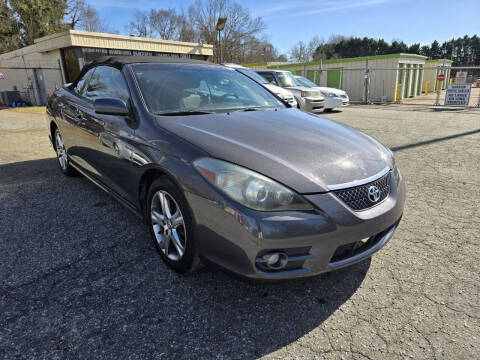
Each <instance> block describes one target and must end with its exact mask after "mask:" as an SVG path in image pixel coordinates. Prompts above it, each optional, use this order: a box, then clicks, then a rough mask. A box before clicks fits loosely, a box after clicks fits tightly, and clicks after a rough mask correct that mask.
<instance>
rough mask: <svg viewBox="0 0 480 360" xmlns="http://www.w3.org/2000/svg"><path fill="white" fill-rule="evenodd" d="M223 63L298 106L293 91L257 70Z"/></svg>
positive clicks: (293, 105)
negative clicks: (263, 75)
mask: <svg viewBox="0 0 480 360" xmlns="http://www.w3.org/2000/svg"><path fill="white" fill-rule="evenodd" d="M222 65H224V66H227V67H229V68H232V69H235V70H236V71H238V72H239V73H242V74H243V75H245V76H248V77H249V78H250V79H252V80H253V81H256V82H258V83H259V84H261V85H263V86H264V87H266V88H267V89H268V90H270V91H271V92H273V93H274V94H275V95H277V96H278V97H279V98H280V99H282V100H283V101H285V102H286V103H288V104H289V105H290V106H291V107H298V106H297V105H298V104H297V101H296V100H295V97H294V96H293V94H292V92H291V91H288V90H287V89H284V88H282V87H280V86H277V85H274V84H272V83H270V82H268V81H267V80H265V78H263V77H262V76H260V75H258V74H257V73H256V72H255V71H253V70H250V69H249V68H246V67H243V66H241V65H238V64H234V63H223V64H222Z"/></svg>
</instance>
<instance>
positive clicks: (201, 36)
mask: <svg viewBox="0 0 480 360" xmlns="http://www.w3.org/2000/svg"><path fill="white" fill-rule="evenodd" d="M219 17H226V18H227V22H226V24H225V28H224V29H223V30H222V32H221V40H220V41H219V39H218V33H217V31H216V30H215V27H216V24H217V20H218V18H219ZM265 27H266V26H265V23H264V22H263V20H262V19H261V18H260V17H253V16H252V15H251V13H250V11H249V10H248V9H247V8H245V7H243V6H242V5H240V4H238V3H236V2H233V1H229V0H205V1H204V0H196V1H195V2H194V3H193V4H192V5H191V6H189V7H188V9H187V10H186V11H185V10H184V9H179V10H178V9H174V8H171V9H154V8H152V9H150V10H148V11H145V10H141V11H137V12H136V13H135V14H134V18H133V19H132V20H131V21H130V23H129V25H128V32H129V34H131V35H135V36H142V37H153V38H160V39H166V40H177V41H187V42H200V43H206V44H213V45H214V59H215V60H216V61H217V62H219V61H223V62H238V63H246V62H258V61H273V60H279V59H280V60H286V57H285V56H280V55H279V54H278V51H277V50H276V48H275V47H274V46H273V45H272V44H271V43H270V42H269V41H268V40H267V38H266V37H265V35H264V33H263V31H264V30H265ZM220 55H221V58H220Z"/></svg>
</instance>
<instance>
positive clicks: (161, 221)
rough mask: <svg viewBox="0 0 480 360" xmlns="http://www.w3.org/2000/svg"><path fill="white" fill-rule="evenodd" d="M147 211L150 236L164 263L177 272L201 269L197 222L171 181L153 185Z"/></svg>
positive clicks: (156, 182) (163, 179) (155, 182)
mask: <svg viewBox="0 0 480 360" xmlns="http://www.w3.org/2000/svg"><path fill="white" fill-rule="evenodd" d="M145 210H146V214H145V215H146V217H147V223H148V226H149V228H150V234H151V236H152V239H153V241H154V244H155V247H156V248H157V250H158V252H159V253H160V256H161V257H162V259H163V260H164V261H165V263H166V264H167V265H168V266H169V267H170V268H172V269H173V270H175V271H176V272H178V273H186V272H191V271H194V270H196V269H197V268H199V267H200V266H201V264H200V260H199V257H198V251H197V247H196V242H195V234H194V220H193V218H192V215H191V211H190V207H189V206H188V203H187V201H186V199H185V197H184V195H183V193H182V192H181V191H180V189H179V188H178V187H177V186H176V185H175V184H174V183H173V182H172V181H170V180H169V179H168V178H166V177H160V178H158V179H157V180H155V181H154V182H153V183H152V185H151V186H150V189H149V191H148V201H147V204H146V209H145Z"/></svg>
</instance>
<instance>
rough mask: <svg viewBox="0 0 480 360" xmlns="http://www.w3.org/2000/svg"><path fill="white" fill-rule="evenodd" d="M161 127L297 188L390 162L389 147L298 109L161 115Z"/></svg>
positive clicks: (306, 189) (317, 186)
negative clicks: (387, 148) (386, 148)
mask: <svg viewBox="0 0 480 360" xmlns="http://www.w3.org/2000/svg"><path fill="white" fill-rule="evenodd" d="M158 121H159V124H160V126H162V127H164V128H166V129H167V130H169V131H171V132H173V133H175V134H177V135H178V136H180V137H182V138H184V139H185V140H187V141H188V142H190V143H192V144H194V145H196V146H198V147H200V148H201V149H203V150H205V151H206V152H208V153H209V154H210V156H212V157H214V158H218V159H222V160H225V161H230V162H232V163H235V164H238V165H241V166H244V167H246V168H249V169H252V170H254V171H257V172H259V173H261V174H263V175H265V176H268V177H270V178H272V179H274V180H276V181H279V182H280V183H283V184H285V185H287V186H288V187H290V188H292V189H294V190H295V191H297V192H299V193H317V192H326V191H328V186H329V185H338V184H344V183H348V182H352V181H356V180H361V179H365V178H368V177H370V176H373V175H375V174H377V173H379V172H380V171H382V170H383V169H385V167H387V166H388V167H391V165H392V164H390V159H389V156H388V154H387V153H386V150H385V148H384V147H383V146H382V145H381V144H380V143H378V142H377V141H376V140H374V139H373V138H371V137H369V136H368V135H365V134H363V133H361V132H359V131H357V130H355V129H353V128H350V127H348V126H345V125H342V124H339V123H337V122H335V121H332V120H328V119H326V118H322V117H319V116H315V115H310V114H306V113H304V112H301V111H299V110H297V109H293V108H290V109H288V108H287V109H281V110H278V111H275V110H265V111H248V112H231V113H229V114H227V113H218V114H208V115H191V116H175V117H158Z"/></svg>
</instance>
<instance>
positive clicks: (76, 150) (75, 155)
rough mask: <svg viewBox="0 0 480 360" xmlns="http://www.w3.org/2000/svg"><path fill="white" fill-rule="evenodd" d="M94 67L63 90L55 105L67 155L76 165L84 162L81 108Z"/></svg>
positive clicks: (84, 104)
mask: <svg viewBox="0 0 480 360" xmlns="http://www.w3.org/2000/svg"><path fill="white" fill-rule="evenodd" d="M94 71H95V69H90V70H88V71H87V72H86V73H85V74H84V75H83V76H82V77H81V78H80V79H79V80H78V81H77V83H76V84H74V85H72V86H71V87H70V88H66V89H65V90H64V91H63V95H62V97H61V99H60V100H59V102H58V104H57V107H58V109H59V112H60V114H61V118H62V120H63V121H62V122H61V124H59V126H60V131H61V133H62V137H63V140H64V143H65V146H66V148H67V152H68V155H69V157H70V159H71V160H73V161H74V162H75V163H77V165H80V166H82V167H84V166H85V165H86V164H85V162H84V161H83V156H82V149H83V147H82V143H83V141H82V134H83V131H81V130H80V128H81V127H82V126H84V119H83V116H82V111H81V108H82V107H85V106H87V105H88V104H87V100H86V99H85V98H84V96H83V94H84V92H85V91H86V86H87V84H88V81H89V79H90V78H91V76H92V74H93V73H94Z"/></svg>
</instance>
